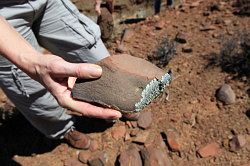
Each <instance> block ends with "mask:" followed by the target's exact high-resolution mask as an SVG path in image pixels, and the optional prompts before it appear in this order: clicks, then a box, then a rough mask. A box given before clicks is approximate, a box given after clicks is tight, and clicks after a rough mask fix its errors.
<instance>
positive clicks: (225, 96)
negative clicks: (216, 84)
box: [217, 84, 235, 104]
mask: <svg viewBox="0 0 250 166" xmlns="http://www.w3.org/2000/svg"><path fill="white" fill-rule="evenodd" d="M217 98H218V100H220V101H222V102H223V103H224V104H233V103H235V93H234V91H233V90H232V88H231V86H230V85H228V84H224V85H222V86H221V87H220V89H219V90H218V93H217Z"/></svg>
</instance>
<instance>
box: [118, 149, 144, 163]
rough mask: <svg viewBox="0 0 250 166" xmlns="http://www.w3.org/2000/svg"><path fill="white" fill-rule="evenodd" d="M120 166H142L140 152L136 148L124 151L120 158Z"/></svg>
mask: <svg viewBox="0 0 250 166" xmlns="http://www.w3.org/2000/svg"><path fill="white" fill-rule="evenodd" d="M119 163H120V166H142V160H141V156H140V153H139V151H138V150H137V149H136V148H129V149H128V150H126V151H123V152H122V153H121V154H120V157H119Z"/></svg>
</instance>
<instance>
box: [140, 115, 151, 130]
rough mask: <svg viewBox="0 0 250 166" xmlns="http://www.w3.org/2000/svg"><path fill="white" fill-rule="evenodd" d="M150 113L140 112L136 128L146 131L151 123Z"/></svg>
mask: <svg viewBox="0 0 250 166" xmlns="http://www.w3.org/2000/svg"><path fill="white" fill-rule="evenodd" d="M152 120H153V119H152V113H151V112H142V113H141V114H140V116H139V119H138V122H137V124H138V126H139V127H140V128H142V129H148V128H149V127H150V125H151V123H152Z"/></svg>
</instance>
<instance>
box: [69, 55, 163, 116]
mask: <svg viewBox="0 0 250 166" xmlns="http://www.w3.org/2000/svg"><path fill="white" fill-rule="evenodd" d="M97 64H98V65H100V66H101V67H102V69H103V74H102V76H101V78H99V79H96V80H81V79H78V80H77V81H76V84H75V86H74V88H73V90H72V96H73V98H75V99H79V100H83V101H86V102H89V103H93V104H98V105H102V106H106V107H110V108H115V109H117V110H120V111H121V112H133V111H135V104H136V103H137V102H139V101H140V99H141V93H142V91H143V89H144V88H145V87H146V85H147V84H148V83H149V82H150V81H151V80H152V79H154V78H161V76H163V75H164V73H163V70H161V69H160V68H158V67H156V66H155V65H153V64H152V63H150V62H148V61H146V60H143V59H140V58H136V57H133V56H130V55H126V54H121V55H114V56H110V57H107V58H105V59H103V60H102V61H100V62H98V63H97Z"/></svg>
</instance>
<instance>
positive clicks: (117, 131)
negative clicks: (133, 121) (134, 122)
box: [111, 126, 126, 140]
mask: <svg viewBox="0 0 250 166" xmlns="http://www.w3.org/2000/svg"><path fill="white" fill-rule="evenodd" d="M125 133H126V127H125V126H118V127H115V128H114V129H113V130H112V132H111V134H112V137H113V138H114V139H116V140H117V139H120V138H123V137H124V136H125Z"/></svg>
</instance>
